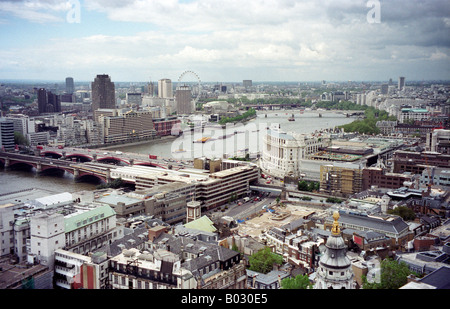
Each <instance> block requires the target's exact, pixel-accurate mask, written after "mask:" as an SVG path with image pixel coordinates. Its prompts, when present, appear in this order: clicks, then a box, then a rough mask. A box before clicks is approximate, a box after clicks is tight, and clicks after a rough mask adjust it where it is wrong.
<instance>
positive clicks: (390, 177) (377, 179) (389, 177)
mask: <svg viewBox="0 0 450 309" xmlns="http://www.w3.org/2000/svg"><path fill="white" fill-rule="evenodd" d="M362 173H363V177H362V190H363V191H364V190H368V189H370V188H371V187H372V186H377V187H379V188H388V189H398V188H400V187H403V186H404V182H405V181H412V179H413V175H412V174H400V173H389V172H386V170H385V169H382V168H378V167H369V168H365V169H363V172H362Z"/></svg>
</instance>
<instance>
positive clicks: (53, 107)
mask: <svg viewBox="0 0 450 309" xmlns="http://www.w3.org/2000/svg"><path fill="white" fill-rule="evenodd" d="M38 110H39V114H43V113H59V112H60V111H61V99H60V97H59V95H56V94H54V93H52V92H51V91H47V90H46V89H45V88H40V89H39V90H38Z"/></svg>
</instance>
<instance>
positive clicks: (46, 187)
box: [0, 110, 354, 204]
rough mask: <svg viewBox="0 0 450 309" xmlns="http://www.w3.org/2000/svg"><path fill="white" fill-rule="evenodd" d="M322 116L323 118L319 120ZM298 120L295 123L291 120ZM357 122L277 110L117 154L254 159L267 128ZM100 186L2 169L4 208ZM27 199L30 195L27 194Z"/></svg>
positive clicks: (301, 129)
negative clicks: (14, 196) (35, 193)
mask: <svg viewBox="0 0 450 309" xmlns="http://www.w3.org/2000/svg"><path fill="white" fill-rule="evenodd" d="M319 113H320V114H321V117H319ZM292 116H294V118H295V120H294V121H289V118H291V117H292ZM353 120H354V118H348V117H346V116H345V115H344V114H342V113H334V112H331V111H305V112H300V111H293V110H274V111H258V113H257V117H256V118H255V119H252V120H251V121H249V122H247V123H246V124H245V125H244V124H236V125H227V126H226V128H225V129H219V128H217V127H209V126H207V127H205V129H204V130H203V132H201V131H198V132H197V131H195V132H193V133H192V134H183V135H182V137H179V138H176V139H167V140H165V141H158V142H156V143H155V142H154V141H149V142H146V143H141V144H137V145H122V146H120V147H114V150H117V151H122V152H134V153H141V154H152V155H156V156H158V157H162V158H167V159H175V160H189V159H193V158H194V157H201V156H208V157H216V158H222V157H223V154H225V153H226V154H228V155H237V156H242V157H243V156H245V154H246V153H248V154H250V155H252V156H254V155H256V153H258V152H259V151H261V147H262V138H263V136H264V132H265V130H266V128H267V127H272V126H275V127H279V128H280V129H281V130H282V131H285V132H297V133H314V132H315V131H320V130H324V129H328V128H334V127H336V126H340V125H343V124H347V123H350V122H352V121H353ZM202 137H206V138H210V139H209V140H208V141H207V142H205V143H197V141H198V140H199V139H200V138H202ZM96 185H97V184H92V183H83V182H75V181H74V179H73V176H72V175H71V174H69V173H67V172H65V173H64V174H62V175H60V176H53V175H38V174H37V173H36V172H35V171H34V169H32V170H14V169H7V170H6V169H4V168H0V204H2V203H4V202H9V200H8V199H7V198H6V197H5V198H3V199H2V197H1V195H2V194H3V195H4V194H5V193H10V192H17V191H21V190H30V189H38V190H42V191H43V192H48V193H49V194H52V193H54V194H56V193H61V192H76V191H81V190H93V189H95V187H96ZM23 195H26V193H24V194H23Z"/></svg>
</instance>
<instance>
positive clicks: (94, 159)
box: [92, 153, 97, 163]
mask: <svg viewBox="0 0 450 309" xmlns="http://www.w3.org/2000/svg"><path fill="white" fill-rule="evenodd" d="M92 162H94V163H97V154H96V153H94V154H92Z"/></svg>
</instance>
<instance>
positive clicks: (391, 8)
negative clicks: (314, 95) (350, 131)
mask: <svg viewBox="0 0 450 309" xmlns="http://www.w3.org/2000/svg"><path fill="white" fill-rule="evenodd" d="M0 29H1V30H0V31H1V35H0V46H1V47H0V79H39V80H61V81H62V80H64V79H65V77H67V76H72V77H73V78H74V79H75V81H91V80H93V79H94V77H95V76H96V75H97V74H109V75H110V76H111V78H112V80H113V81H134V82H146V81H150V80H153V81H156V80H158V79H161V78H171V79H172V80H174V81H176V80H178V78H179V76H180V75H181V74H182V73H183V72H184V71H186V70H190V71H194V72H196V73H197V74H198V76H199V77H200V78H201V80H202V81H205V82H216V81H218V82H231V81H242V80H243V79H252V80H253V81H320V80H327V81H347V80H354V81H369V80H377V81H386V80H388V79H389V78H392V79H393V80H397V78H398V77H399V76H405V77H406V79H407V80H410V81H411V80H430V79H450V2H449V1H448V0H426V1H423V0H420V1H419V0H379V1H378V0H246V1H243V0H1V1H0Z"/></svg>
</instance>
